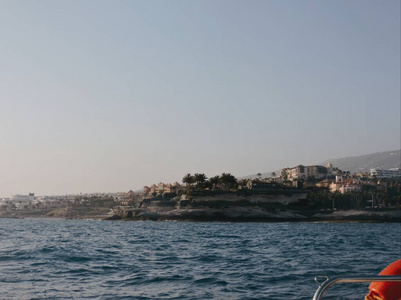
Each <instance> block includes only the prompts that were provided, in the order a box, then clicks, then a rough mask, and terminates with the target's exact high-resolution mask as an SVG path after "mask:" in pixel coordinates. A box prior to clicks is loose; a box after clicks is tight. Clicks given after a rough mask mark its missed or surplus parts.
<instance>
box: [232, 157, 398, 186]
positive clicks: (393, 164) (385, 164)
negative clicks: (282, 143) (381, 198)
mask: <svg viewBox="0 0 401 300" xmlns="http://www.w3.org/2000/svg"><path fill="white" fill-rule="evenodd" d="M329 162H330V163H332V164H333V166H334V167H336V168H339V169H340V170H343V171H350V172H351V173H359V172H369V171H370V169H374V168H380V169H390V168H401V150H394V151H386V152H377V153H372V154H366V155H360V156H352V157H343V158H336V159H328V160H325V161H322V162H320V163H317V165H323V166H325V165H326V164H327V163H329ZM274 172H275V173H276V174H277V176H278V175H280V170H276V171H274ZM271 173H272V172H264V173H261V174H262V176H261V177H262V178H268V177H272V176H271ZM257 177H258V176H257V174H252V175H248V176H243V177H239V178H240V179H248V178H257Z"/></svg>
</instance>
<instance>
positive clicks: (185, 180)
mask: <svg viewBox="0 0 401 300" xmlns="http://www.w3.org/2000/svg"><path fill="white" fill-rule="evenodd" d="M194 179H195V178H194V177H193V176H192V175H191V174H190V173H187V174H186V175H185V176H184V178H183V179H182V182H183V183H185V184H186V185H187V189H188V188H189V187H190V186H191V184H192V183H194V182H195V180H194Z"/></svg>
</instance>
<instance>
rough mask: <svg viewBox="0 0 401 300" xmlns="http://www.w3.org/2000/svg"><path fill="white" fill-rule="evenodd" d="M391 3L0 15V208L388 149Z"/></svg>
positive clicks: (9, 0) (63, 4)
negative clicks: (3, 203)
mask: <svg viewBox="0 0 401 300" xmlns="http://www.w3.org/2000/svg"><path fill="white" fill-rule="evenodd" d="M400 11H401V9H400V1H399V0H395V1H390V0H353V1H349V0H347V1H343V0H338V1H319V0H316V1H308V0H303V1H289V0H284V1H283V0H271V1H268V0H264V1H259V0H252V1H247V0H242V1H238V0H230V1H228V0H213V1H211V0H191V1H184V0H170V1H162V0H158V1H154V0H134V1H123V0H116V1H102V0H98V1H89V0H87V1H77V0H68V1H67V0H60V1H53V0H41V1H35V0H33V1H31V0H29V1H28V0H16V1H15V0H0V37H1V39H2V42H1V43H0V170H1V172H0V197H7V196H10V195H13V194H27V193H29V192H34V193H35V195H63V194H74V193H91V192H120V191H128V190H131V189H132V190H138V189H140V188H142V187H143V186H144V185H151V184H153V183H158V182H165V183H168V182H175V181H178V182H181V180H182V178H183V176H184V175H185V174H186V173H192V174H193V173H205V174H206V175H207V176H208V177H212V176H214V175H218V174H221V173H223V172H229V173H232V174H233V175H235V176H237V177H240V176H245V175H249V174H256V173H258V172H268V171H274V170H278V169H281V168H284V167H287V166H288V167H292V166H295V165H298V164H304V165H308V164H317V163H319V162H321V161H324V160H327V159H332V158H333V159H334V158H340V157H346V156H358V155H363V154H369V153H374V152H381V151H389V150H396V149H400V143H401V142H400V139H401V133H400V127H401V124H400V119H401V116H400V115H401V108H400V101H401V100H400V35H401V34H400V27H401V26H400Z"/></svg>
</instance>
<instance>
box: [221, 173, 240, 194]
mask: <svg viewBox="0 0 401 300" xmlns="http://www.w3.org/2000/svg"><path fill="white" fill-rule="evenodd" d="M220 183H221V185H222V188H223V190H230V189H231V188H236V187H237V185H238V182H237V178H235V177H234V176H233V175H231V173H223V174H221V176H220Z"/></svg>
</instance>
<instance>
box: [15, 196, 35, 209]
mask: <svg viewBox="0 0 401 300" xmlns="http://www.w3.org/2000/svg"><path fill="white" fill-rule="evenodd" d="M10 201H11V203H12V204H14V205H15V206H16V207H17V208H24V207H26V206H28V205H29V204H30V203H33V202H34V201H35V193H29V194H28V195H14V196H11V197H10Z"/></svg>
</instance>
